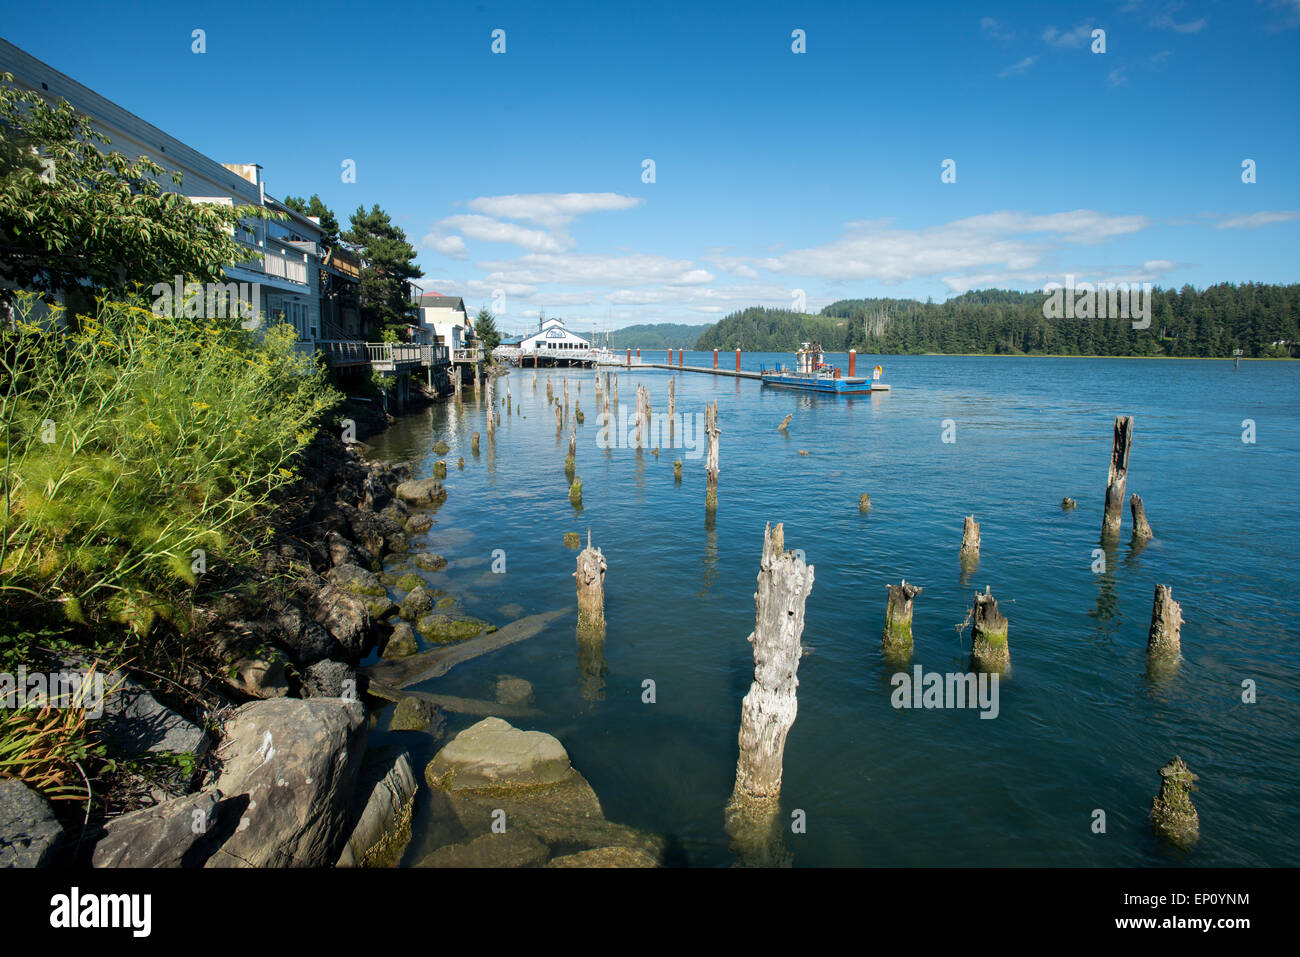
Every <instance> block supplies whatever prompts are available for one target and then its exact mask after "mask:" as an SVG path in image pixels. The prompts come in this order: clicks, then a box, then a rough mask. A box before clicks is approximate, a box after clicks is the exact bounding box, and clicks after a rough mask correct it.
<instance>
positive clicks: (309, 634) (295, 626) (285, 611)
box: [261, 601, 343, 667]
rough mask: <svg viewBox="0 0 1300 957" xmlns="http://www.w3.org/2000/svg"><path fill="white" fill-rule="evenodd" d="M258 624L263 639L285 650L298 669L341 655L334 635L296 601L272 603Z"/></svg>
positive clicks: (341, 651)
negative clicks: (260, 625)
mask: <svg viewBox="0 0 1300 957" xmlns="http://www.w3.org/2000/svg"><path fill="white" fill-rule="evenodd" d="M261 624H262V625H263V627H264V628H265V629H266V637H268V638H269V639H270V640H271V641H273V642H275V644H277V645H279V646H280V647H281V648H284V649H285V650H287V651H288V652H289V655H290V657H292V658H293V660H294V661H295V662H297V664H298V665H299V666H300V667H306V666H307V665H310V664H312V663H313V662H316V661H321V660H323V659H325V658H329V657H332V656H335V655H342V653H343V647H342V645H340V644H339V642H338V641H337V640H336V639H335V638H334V636H333V635H331V634H330V633H329V631H327V630H326V629H325V627H324V626H323V625H321V624H320V623H319V622H317V621H315V620H313V619H312V617H311V616H310V615H309V614H307V611H306V609H304V608H303V607H302V606H301V605H299V604H298V603H297V602H291V601H276V602H274V603H273V604H272V605H271V606H270V607H269V609H268V610H267V613H266V615H265V616H263V618H262V621H261Z"/></svg>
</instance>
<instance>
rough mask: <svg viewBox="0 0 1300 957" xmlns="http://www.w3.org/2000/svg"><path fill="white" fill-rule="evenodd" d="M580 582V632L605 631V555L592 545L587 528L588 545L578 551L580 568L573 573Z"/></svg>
mask: <svg viewBox="0 0 1300 957" xmlns="http://www.w3.org/2000/svg"><path fill="white" fill-rule="evenodd" d="M573 577H574V579H575V580H576V581H577V583H578V634H579V636H582V635H591V636H596V635H603V634H604V633H605V556H604V555H602V554H601V552H600V549H599V548H592V547H591V529H587V547H586V548H584V549H583V550H582V551H580V552H579V553H578V568H577V570H576V571H575V572H574V573H573Z"/></svg>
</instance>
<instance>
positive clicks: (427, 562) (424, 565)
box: [411, 552, 447, 572]
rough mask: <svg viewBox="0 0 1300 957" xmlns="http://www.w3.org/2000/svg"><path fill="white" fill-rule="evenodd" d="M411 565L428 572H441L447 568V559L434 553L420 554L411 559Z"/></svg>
mask: <svg viewBox="0 0 1300 957" xmlns="http://www.w3.org/2000/svg"><path fill="white" fill-rule="evenodd" d="M411 564H412V565H414V566H415V567H416V568H420V569H423V570H424V571H426V572H439V571H442V570H443V569H444V568H446V567H447V559H445V558H443V557H442V556H441V555H435V554H434V553H432V552H419V553H418V554H416V555H415V556H414V557H412V558H411Z"/></svg>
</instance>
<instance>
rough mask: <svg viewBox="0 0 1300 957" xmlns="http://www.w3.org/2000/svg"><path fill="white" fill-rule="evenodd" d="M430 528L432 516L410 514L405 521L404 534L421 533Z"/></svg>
mask: <svg viewBox="0 0 1300 957" xmlns="http://www.w3.org/2000/svg"><path fill="white" fill-rule="evenodd" d="M431 528H433V517H432V516H430V515H424V514H420V515H412V516H411V517H410V518H409V519H407V521H406V534H408V535H422V534H423V533H425V532H427V531H428V530H429V529H431Z"/></svg>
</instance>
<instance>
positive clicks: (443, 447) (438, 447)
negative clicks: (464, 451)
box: [433, 439, 451, 455]
mask: <svg viewBox="0 0 1300 957" xmlns="http://www.w3.org/2000/svg"><path fill="white" fill-rule="evenodd" d="M450 451H451V446H450V445H448V444H447V443H446V442H444V441H442V439H439V440H438V441H437V442H435V443H434V446H433V454H434V455H446V454H447V453H448V452H450Z"/></svg>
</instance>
